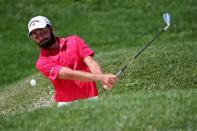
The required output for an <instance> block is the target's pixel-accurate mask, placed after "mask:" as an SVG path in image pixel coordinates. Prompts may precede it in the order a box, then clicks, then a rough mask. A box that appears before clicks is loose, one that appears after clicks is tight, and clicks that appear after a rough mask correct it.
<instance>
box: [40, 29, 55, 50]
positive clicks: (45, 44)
mask: <svg viewBox="0 0 197 131" xmlns="http://www.w3.org/2000/svg"><path fill="white" fill-rule="evenodd" d="M55 40H56V39H55V35H54V34H53V33H52V32H51V37H50V38H45V39H44V40H43V41H42V42H41V43H40V44H37V45H38V46H39V47H40V48H42V49H48V48H49V47H50V46H51V45H53V44H54V43H55Z"/></svg>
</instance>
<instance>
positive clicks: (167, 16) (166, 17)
mask: <svg viewBox="0 0 197 131" xmlns="http://www.w3.org/2000/svg"><path fill="white" fill-rule="evenodd" d="M163 19H164V22H165V26H164V27H163V28H162V30H161V31H160V32H159V33H158V34H157V35H156V36H155V37H154V38H153V39H152V40H150V41H149V42H148V43H147V44H146V45H145V46H144V47H143V48H142V49H141V50H140V51H139V52H138V53H137V54H136V55H135V56H134V57H132V58H131V59H130V60H129V62H128V63H127V64H125V65H124V66H123V67H122V68H121V69H120V70H119V71H118V72H117V73H116V76H118V77H120V76H121V74H122V73H123V72H124V71H125V69H126V68H127V67H128V65H129V64H131V63H133V61H134V60H135V59H136V58H137V57H138V56H139V55H140V54H141V53H142V52H143V51H144V50H145V49H146V48H147V47H148V46H150V45H151V44H152V43H153V41H155V39H157V38H158V37H159V36H160V35H161V33H162V32H164V31H166V30H167V29H168V28H169V27H170V25H171V15H170V14H169V13H164V14H163ZM104 90H105V89H103V90H101V91H100V93H102V92H103V91H104Z"/></svg>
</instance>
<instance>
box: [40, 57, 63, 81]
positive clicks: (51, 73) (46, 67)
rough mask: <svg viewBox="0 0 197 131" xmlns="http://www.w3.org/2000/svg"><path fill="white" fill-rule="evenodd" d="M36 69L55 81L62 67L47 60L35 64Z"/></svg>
mask: <svg viewBox="0 0 197 131" xmlns="http://www.w3.org/2000/svg"><path fill="white" fill-rule="evenodd" d="M36 68H37V69H38V70H39V71H40V72H41V73H42V74H44V75H45V76H46V77H47V78H49V79H50V80H52V81H53V80H55V79H56V78H57V77H58V74H59V71H60V69H61V68H62V66H60V65H57V64H56V62H54V61H52V60H48V59H44V60H40V61H38V62H37V63H36Z"/></svg>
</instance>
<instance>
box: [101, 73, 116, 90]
mask: <svg viewBox="0 0 197 131" xmlns="http://www.w3.org/2000/svg"><path fill="white" fill-rule="evenodd" d="M117 81H118V77H117V76H116V75H114V74H102V77H101V83H102V86H103V88H104V89H106V90H111V89H112V87H113V86H114V85H115V84H116V82H117Z"/></svg>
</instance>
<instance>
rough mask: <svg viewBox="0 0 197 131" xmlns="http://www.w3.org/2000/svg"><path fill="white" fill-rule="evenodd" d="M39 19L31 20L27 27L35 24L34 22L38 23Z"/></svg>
mask: <svg viewBox="0 0 197 131" xmlns="http://www.w3.org/2000/svg"><path fill="white" fill-rule="evenodd" d="M39 22H40V21H39V20H33V21H32V22H31V23H30V24H29V27H31V26H35V24H36V23H39Z"/></svg>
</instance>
